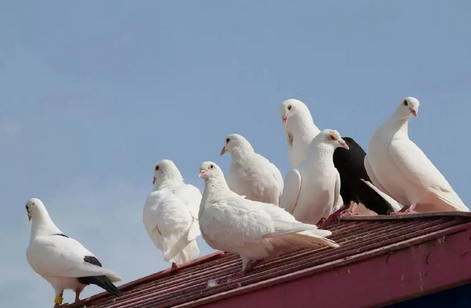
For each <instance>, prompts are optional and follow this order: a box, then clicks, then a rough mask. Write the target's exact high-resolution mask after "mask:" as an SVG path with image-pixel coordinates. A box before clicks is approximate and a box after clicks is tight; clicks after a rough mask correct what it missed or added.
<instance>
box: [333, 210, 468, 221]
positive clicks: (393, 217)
mask: <svg viewBox="0 0 471 308" xmlns="http://www.w3.org/2000/svg"><path fill="white" fill-rule="evenodd" d="M434 217H465V218H470V219H471V212H430V213H419V214H410V215H375V216H347V217H342V218H340V221H352V220H353V221H365V220H401V219H406V220H407V219H417V218H434Z"/></svg>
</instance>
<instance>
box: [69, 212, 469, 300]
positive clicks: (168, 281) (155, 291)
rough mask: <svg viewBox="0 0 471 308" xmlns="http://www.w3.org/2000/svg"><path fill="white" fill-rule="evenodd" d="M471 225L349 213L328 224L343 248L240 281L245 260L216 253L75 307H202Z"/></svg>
mask: <svg viewBox="0 0 471 308" xmlns="http://www.w3.org/2000/svg"><path fill="white" fill-rule="evenodd" d="M468 224H469V226H470V228H471V213H456V212H450V213H428V214H414V215H404V216H373V217H358V216H357V217H346V218H342V220H341V221H340V222H338V223H336V224H334V225H331V226H328V227H327V229H329V230H331V231H332V232H333V235H332V236H331V238H332V239H334V240H335V241H336V242H337V243H339V244H340V245H341V247H340V248H338V249H331V248H321V249H317V250H307V249H301V250H298V251H296V252H292V253H289V254H285V255H283V256H281V257H279V258H277V259H275V260H273V261H271V262H269V263H265V264H262V265H260V266H258V267H256V268H255V269H254V271H253V272H251V273H249V274H247V275H246V276H245V277H241V278H236V279H231V276H232V275H234V274H236V273H238V272H240V270H241V266H242V265H241V261H240V258H239V257H238V256H236V255H231V254H224V253H214V254H211V255H209V256H206V257H202V258H199V259H197V260H195V261H193V262H190V263H189V264H187V265H185V266H183V267H181V268H180V269H179V270H178V271H177V272H174V271H171V270H165V271H162V272H159V273H156V274H153V275H150V276H147V277H144V278H141V279H139V280H136V281H133V282H130V283H128V284H125V285H123V286H121V287H120V289H121V290H123V291H124V295H123V296H121V297H119V298H116V297H113V296H110V295H108V294H107V293H100V294H98V295H95V296H92V297H90V298H88V299H85V300H83V301H81V302H79V303H77V304H74V305H70V306H69V307H70V308H79V307H80V308H82V307H83V308H85V307H87V308H165V307H175V306H178V307H196V306H199V305H202V304H204V303H208V302H213V301H217V300H219V299H222V298H227V297H230V296H235V295H237V294H241V293H246V292H251V291H253V290H255V289H260V288H266V287H269V286H273V285H276V284H280V283H286V282H287V281H290V280H296V279H299V278H300V277H306V276H312V275H316V274H317V273H321V272H325V271H328V270H331V269H333V268H338V267H340V266H343V265H346V264H350V263H353V262H359V261H360V260H365V259H368V258H373V257H375V256H378V255H387V254H388V253H389V252H390V250H388V249H378V248H382V247H387V246H389V245H393V244H394V247H395V248H394V249H395V250H398V249H407V248H410V247H411V245H412V244H411V241H410V240H411V239H417V241H416V242H415V243H414V244H419V243H421V242H424V241H427V240H430V236H429V237H427V236H428V235H433V234H434V232H437V231H440V230H447V229H449V230H450V232H452V230H453V227H456V226H460V225H468ZM442 233H443V232H442ZM401 243H404V245H403V246H404V247H402V246H401ZM209 281H212V282H213V283H212V284H210V283H209Z"/></svg>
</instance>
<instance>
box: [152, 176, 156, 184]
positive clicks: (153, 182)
mask: <svg viewBox="0 0 471 308" xmlns="http://www.w3.org/2000/svg"><path fill="white" fill-rule="evenodd" d="M154 184H155V176H154V179H153V180H152V185H154Z"/></svg>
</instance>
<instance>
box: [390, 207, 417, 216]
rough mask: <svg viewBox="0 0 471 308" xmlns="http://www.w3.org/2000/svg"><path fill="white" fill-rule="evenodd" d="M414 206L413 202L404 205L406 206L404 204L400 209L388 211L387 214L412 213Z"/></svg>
mask: <svg viewBox="0 0 471 308" xmlns="http://www.w3.org/2000/svg"><path fill="white" fill-rule="evenodd" d="M414 208H415V204H412V205H406V206H404V207H403V208H402V209H400V210H399V211H397V212H392V213H390V214H389V215H394V216H397V215H408V214H412V212H413V211H414Z"/></svg>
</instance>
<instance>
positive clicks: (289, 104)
mask: <svg viewBox="0 0 471 308" xmlns="http://www.w3.org/2000/svg"><path fill="white" fill-rule="evenodd" d="M280 114H281V119H282V121H283V124H284V130H285V137H286V143H287V144H288V156H289V162H290V166H291V168H293V167H295V166H297V165H299V164H300V163H301V162H302V161H304V159H305V158H306V155H307V153H308V152H309V146H310V144H311V141H312V139H314V137H316V136H317V134H319V133H320V132H321V131H320V130H319V128H318V127H317V126H316V125H315V124H314V120H313V118H312V116H311V112H310V111H309V108H308V107H307V106H306V105H305V104H304V103H303V102H301V101H299V100H297V99H294V98H291V99H287V100H285V101H284V102H283V103H282V104H281V106H280Z"/></svg>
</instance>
